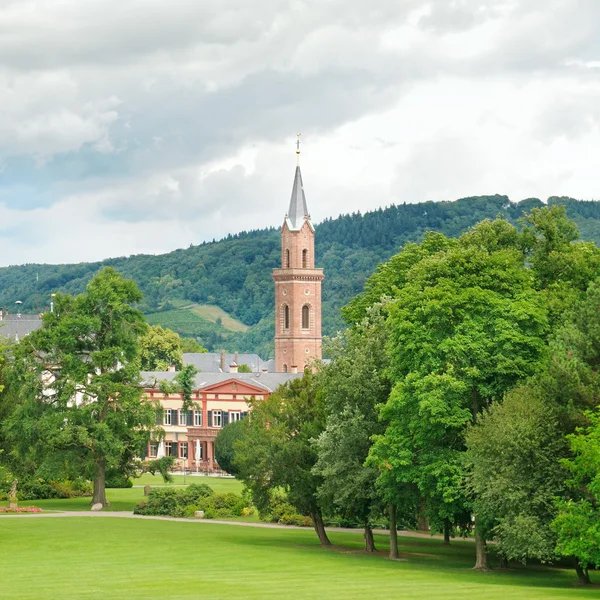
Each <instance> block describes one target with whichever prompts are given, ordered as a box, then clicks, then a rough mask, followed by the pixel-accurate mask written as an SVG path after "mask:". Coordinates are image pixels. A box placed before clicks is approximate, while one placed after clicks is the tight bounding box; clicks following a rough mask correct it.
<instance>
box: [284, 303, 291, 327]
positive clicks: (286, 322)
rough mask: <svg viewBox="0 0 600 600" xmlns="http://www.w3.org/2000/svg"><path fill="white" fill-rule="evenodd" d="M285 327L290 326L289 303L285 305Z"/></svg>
mask: <svg viewBox="0 0 600 600" xmlns="http://www.w3.org/2000/svg"><path fill="white" fill-rule="evenodd" d="M283 328H284V329H289V328H290V307H289V306H288V305H287V304H286V305H285V306H284V307H283Z"/></svg>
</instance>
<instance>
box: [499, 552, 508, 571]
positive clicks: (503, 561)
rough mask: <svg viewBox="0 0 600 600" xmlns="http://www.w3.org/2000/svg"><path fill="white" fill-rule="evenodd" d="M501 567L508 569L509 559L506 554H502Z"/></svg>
mask: <svg viewBox="0 0 600 600" xmlns="http://www.w3.org/2000/svg"><path fill="white" fill-rule="evenodd" d="M500 568H501V569H508V559H507V558H506V556H504V554H501V555H500Z"/></svg>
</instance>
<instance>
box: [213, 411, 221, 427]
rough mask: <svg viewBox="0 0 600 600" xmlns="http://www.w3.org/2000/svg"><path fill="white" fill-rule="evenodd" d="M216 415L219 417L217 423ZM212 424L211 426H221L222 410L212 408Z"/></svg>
mask: <svg viewBox="0 0 600 600" xmlns="http://www.w3.org/2000/svg"><path fill="white" fill-rule="evenodd" d="M217 417H218V418H219V419H218V421H219V423H218V424H217ZM212 424H213V427H223V411H222V410H213V411H212Z"/></svg>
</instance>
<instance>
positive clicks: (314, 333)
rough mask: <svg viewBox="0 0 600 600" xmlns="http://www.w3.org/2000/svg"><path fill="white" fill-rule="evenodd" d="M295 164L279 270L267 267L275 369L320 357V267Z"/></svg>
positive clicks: (300, 369) (301, 364)
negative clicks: (272, 308)
mask: <svg viewBox="0 0 600 600" xmlns="http://www.w3.org/2000/svg"><path fill="white" fill-rule="evenodd" d="M296 155H297V158H298V162H297V165H296V174H295V175H294V186H293V188H292V198H291V200H290V207H289V209H288V212H287V214H286V216H285V220H284V221H283V226H282V227H281V268H280V269H273V279H274V281H275V370H276V371H277V372H279V373H281V372H295V371H296V370H297V371H298V373H302V372H303V371H304V369H305V367H306V366H307V365H308V364H309V363H310V362H312V361H314V360H321V281H323V278H324V275H323V269H315V228H314V227H313V224H312V223H311V221H310V214H309V213H308V208H307V206H306V198H305V197H304V187H303V186H302V174H301V173H300V143H299V141H298V143H297V149H296Z"/></svg>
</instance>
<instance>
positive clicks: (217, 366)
mask: <svg viewBox="0 0 600 600" xmlns="http://www.w3.org/2000/svg"><path fill="white" fill-rule="evenodd" d="M232 362H235V363H236V364H237V365H238V366H239V365H248V366H249V367H250V368H251V369H252V371H254V372H255V373H258V372H260V371H262V370H263V369H266V370H267V371H271V372H272V371H274V370H275V361H274V360H273V359H271V360H263V359H262V358H261V357H260V356H259V355H258V354H238V355H237V359H236V356H235V354H231V353H225V369H224V370H223V371H221V354H220V353H219V352H203V353H200V352H184V353H183V363H184V364H185V365H194V366H195V367H196V368H197V369H198V370H199V371H201V372H202V373H223V372H224V373H229V365H231V363H232Z"/></svg>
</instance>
